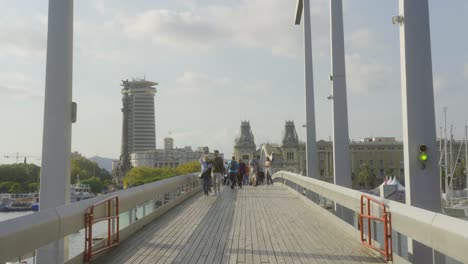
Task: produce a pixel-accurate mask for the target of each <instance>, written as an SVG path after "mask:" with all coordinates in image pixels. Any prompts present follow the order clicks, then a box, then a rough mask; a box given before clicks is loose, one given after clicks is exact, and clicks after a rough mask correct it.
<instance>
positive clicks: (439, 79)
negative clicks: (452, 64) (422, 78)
mask: <svg viewBox="0 0 468 264" xmlns="http://www.w3.org/2000/svg"><path fill="white" fill-rule="evenodd" d="M433 85H434V92H435V93H441V92H443V91H446V90H447V89H448V88H449V86H450V82H449V79H448V78H447V77H446V76H444V75H434V84H433Z"/></svg>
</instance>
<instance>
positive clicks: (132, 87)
mask: <svg viewBox="0 0 468 264" xmlns="http://www.w3.org/2000/svg"><path fill="white" fill-rule="evenodd" d="M125 85H127V87H128V88H126V87H125ZM156 85H158V83H156V82H150V81H147V80H145V79H134V80H132V81H125V82H124V83H123V84H122V86H124V88H123V89H122V94H123V93H124V92H125V93H127V94H128V97H129V109H130V114H129V116H128V151H129V153H133V152H135V151H142V150H152V149H156V126H155V121H154V95H155V94H156V88H155V87H153V86H156Z"/></svg>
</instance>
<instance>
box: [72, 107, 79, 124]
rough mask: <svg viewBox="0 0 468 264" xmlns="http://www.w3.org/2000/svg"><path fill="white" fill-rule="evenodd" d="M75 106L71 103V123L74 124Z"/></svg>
mask: <svg viewBox="0 0 468 264" xmlns="http://www.w3.org/2000/svg"><path fill="white" fill-rule="evenodd" d="M77 107H78V106H77V104H76V103H75V102H72V109H71V122H72V123H76V115H77Z"/></svg>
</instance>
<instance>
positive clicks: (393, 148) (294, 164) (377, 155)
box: [234, 121, 464, 183]
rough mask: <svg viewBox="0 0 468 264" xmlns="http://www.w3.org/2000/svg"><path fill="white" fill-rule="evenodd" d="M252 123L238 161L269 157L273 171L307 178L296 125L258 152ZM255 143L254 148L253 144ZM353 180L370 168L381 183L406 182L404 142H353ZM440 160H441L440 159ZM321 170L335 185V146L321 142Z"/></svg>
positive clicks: (238, 146) (240, 141)
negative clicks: (392, 178) (389, 178)
mask: <svg viewBox="0 0 468 264" xmlns="http://www.w3.org/2000/svg"><path fill="white" fill-rule="evenodd" d="M253 138H254V136H253V133H252V130H251V129H250V123H249V122H248V121H243V122H242V124H241V133H240V135H239V136H238V137H237V138H236V140H235V146H234V154H235V157H236V159H239V158H242V159H245V158H247V156H248V157H249V159H250V158H251V157H252V155H254V156H256V157H257V158H259V159H260V162H261V163H263V162H264V161H265V159H266V157H269V158H270V159H272V160H273V161H272V170H273V172H277V171H280V170H286V171H291V172H294V173H298V174H302V175H306V151H305V143H304V142H301V141H300V140H299V137H298V135H297V132H296V128H295V125H294V122H293V121H286V123H285V126H284V130H283V137H282V142H281V144H272V143H265V144H261V145H260V147H259V148H258V149H255V154H252V152H253V148H254V146H255V144H254V142H253ZM252 143H253V144H252ZM461 145H462V144H461V142H454V144H453V149H454V151H453V152H454V153H458V152H459V149H460V147H461ZM349 146H350V158H351V176H352V177H353V178H354V177H357V176H358V175H359V172H360V171H361V170H362V169H363V168H365V167H366V168H368V169H369V170H370V173H372V174H373V175H375V177H376V178H377V179H378V182H380V181H382V180H383V179H384V177H385V176H395V177H396V178H397V179H398V181H400V182H402V183H403V182H404V178H405V177H404V173H405V170H404V161H403V142H401V141H397V140H396V139H395V138H394V137H372V138H364V139H362V140H360V141H351V142H350V145H349ZM436 158H439V157H436ZM449 160H452V162H451V163H452V164H455V163H457V162H458V163H462V162H463V160H464V157H460V158H457V157H456V155H455V154H454V157H453V159H450V157H449ZM317 168H318V173H319V174H320V175H319V176H320V178H321V179H324V180H327V181H333V142H332V141H324V140H319V141H318V142H317Z"/></svg>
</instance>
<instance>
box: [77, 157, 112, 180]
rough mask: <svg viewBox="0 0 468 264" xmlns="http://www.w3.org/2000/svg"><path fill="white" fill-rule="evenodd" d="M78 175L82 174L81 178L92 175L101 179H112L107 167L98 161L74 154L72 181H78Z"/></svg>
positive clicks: (84, 178)
mask: <svg viewBox="0 0 468 264" xmlns="http://www.w3.org/2000/svg"><path fill="white" fill-rule="evenodd" d="M77 175H80V180H86V179H88V178H92V177H98V178H99V180H101V181H104V180H106V179H112V177H111V175H110V173H109V172H108V171H107V170H106V169H102V168H100V167H99V166H98V164H97V163H96V162H93V161H90V160H88V159H87V158H85V157H83V156H80V155H74V156H73V157H72V160H71V182H72V183H76V178H77Z"/></svg>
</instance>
